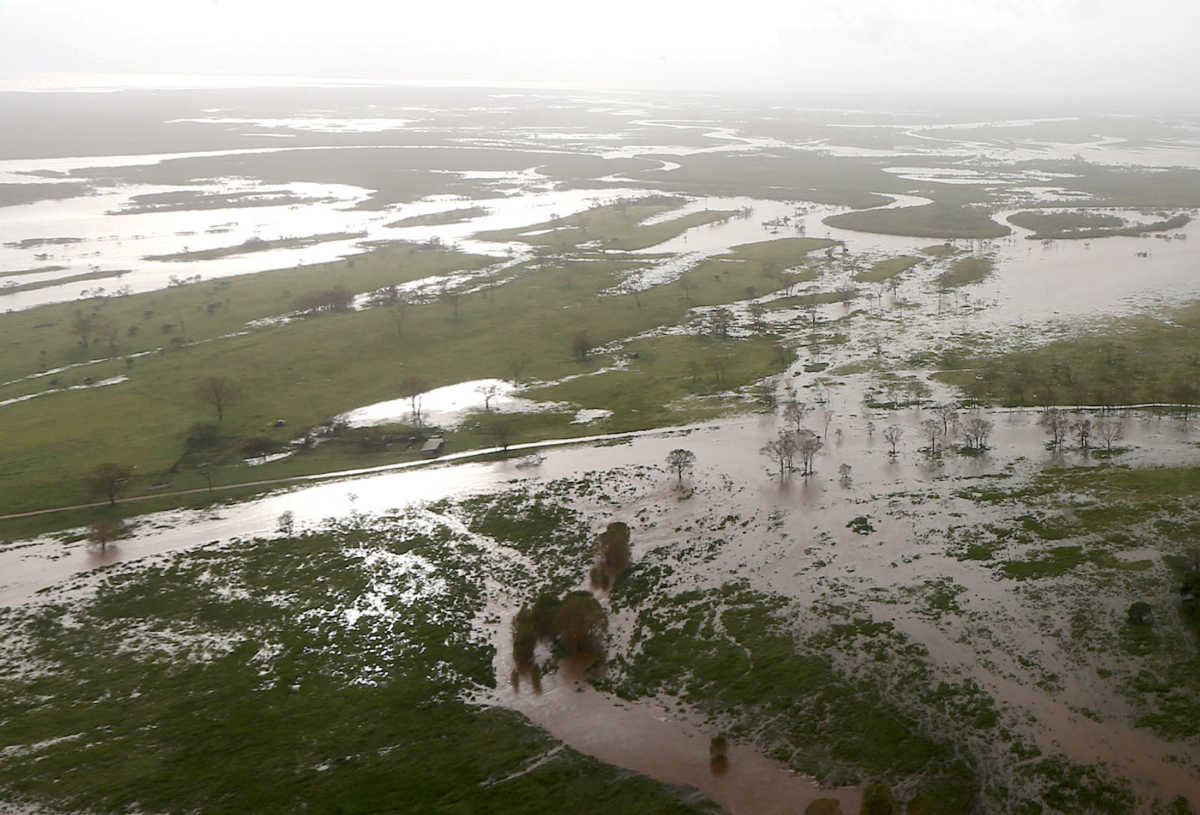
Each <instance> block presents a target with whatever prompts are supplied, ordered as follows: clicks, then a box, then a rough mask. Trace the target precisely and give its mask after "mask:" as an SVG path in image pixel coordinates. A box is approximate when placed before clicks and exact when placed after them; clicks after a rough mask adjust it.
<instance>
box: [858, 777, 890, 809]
mask: <svg viewBox="0 0 1200 815" xmlns="http://www.w3.org/2000/svg"><path fill="white" fill-rule="evenodd" d="M897 808H898V806H897V804H896V797H895V796H894V795H892V791H891V789H889V788H888V786H887V785H886V784H881V783H880V782H878V781H872V782H871V783H870V784H867V786H866V788H865V789H864V790H863V797H862V809H861V812H862V815H893V813H895V812H896V810H897Z"/></svg>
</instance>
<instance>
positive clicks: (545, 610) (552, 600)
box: [529, 591, 561, 641]
mask: <svg viewBox="0 0 1200 815" xmlns="http://www.w3.org/2000/svg"><path fill="white" fill-rule="evenodd" d="M560 602H561V601H560V600H559V599H558V595H557V594H555V593H554V592H549V591H544V592H542V593H541V594H539V595H538V596H537V599H535V600H534V601H533V608H532V609H530V612H529V613H530V620H531V622H532V624H533V630H534V633H535V634H537V637H538V639H540V640H546V641H549V640H552V639H554V616H555V615H556V614H557V613H558V606H559V604H560Z"/></svg>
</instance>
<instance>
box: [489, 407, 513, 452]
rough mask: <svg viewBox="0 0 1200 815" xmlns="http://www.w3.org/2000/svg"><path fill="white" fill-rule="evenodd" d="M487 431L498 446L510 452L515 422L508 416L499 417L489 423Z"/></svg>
mask: <svg viewBox="0 0 1200 815" xmlns="http://www.w3.org/2000/svg"><path fill="white" fill-rule="evenodd" d="M487 431H488V434H489V435H490V436H491V437H492V441H494V442H496V446H497V447H499V448H500V449H501V450H504V451H505V452H508V445H509V444H510V443H511V442H512V432H513V420H512V419H510V418H508V417H507V416H497V417H495V418H493V419H492V420H491V421H490V422H488V424H487Z"/></svg>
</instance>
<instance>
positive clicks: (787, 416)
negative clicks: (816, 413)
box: [783, 399, 811, 432]
mask: <svg viewBox="0 0 1200 815" xmlns="http://www.w3.org/2000/svg"><path fill="white" fill-rule="evenodd" d="M809 410H811V407H810V406H809V404H808V403H807V402H797V401H796V400H795V399H793V400H791V401H790V402H788V403H787V404H786V405H784V406H783V418H784V421H786V422H787V423H788V424H790V425H791V426H792V430H793V431H795V432H799V430H800V428H802V427H803V426H804V417H805V416H807V415H808V411H809Z"/></svg>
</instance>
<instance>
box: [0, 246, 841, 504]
mask: <svg viewBox="0 0 1200 815" xmlns="http://www.w3.org/2000/svg"><path fill="white" fill-rule="evenodd" d="M830 245H832V243H831V242H830V241H823V240H815V239H805V238H787V239H781V240H773V241H766V242H763V243H759V244H747V245H744V246H739V247H735V249H734V251H733V252H731V253H729V254H728V255H725V256H721V257H719V258H710V259H708V260H707V261H705V262H704V263H701V264H699V265H698V266H697V267H696V268H694V269H691V270H689V271H688V272H685V273H684V274H683V275H682V276H681V277H680V278H679V279H678V280H676V281H675V282H673V283H670V284H663V285H658V286H653V287H651V288H650V289H648V290H646V291H642V292H637V293H630V294H613V293H612V291H613V290H614V288H615V287H617V286H619V284H620V283H621V282H622V281H623V280H624V279H625V278H626V276H627V275H628V274H630V273H631V271H634V270H636V269H637V268H639V266H638V264H639V263H640V261H629V260H624V259H605V260H593V261H590V262H587V261H577V262H576V261H562V262H561V263H554V264H542V263H539V262H533V263H531V264H525V265H522V266H521V267H520V268H517V269H515V270H514V271H513V274H514V275H515V276H514V277H513V278H512V279H509V280H507V281H506V282H505V283H504V284H503V285H496V286H494V287H490V288H486V287H485V288H482V289H478V290H476V291H473V292H472V293H471V294H463V295H456V294H454V293H453V292H450V293H448V294H447V295H444V296H443V295H441V294H437V295H436V296H435V295H433V293H426V294H425V295H424V296H423V297H421V298H409V297H402V296H399V294H398V293H397V294H389V289H388V288H387V287H388V286H392V285H399V284H402V283H404V282H406V281H410V280H413V279H417V278H421V277H426V276H430V275H438V274H446V273H450V272H453V271H455V270H463V269H465V270H478V269H479V268H480V267H481V266H483V265H484V264H485V263H486V262H487V260H486V259H485V258H480V257H476V256H470V255H461V254H458V253H454V252H445V251H442V250H440V249H437V248H419V247H415V246H399V247H387V248H384V249H380V250H377V251H374V252H370V253H367V254H365V255H362V256H358V257H355V258H349V259H347V260H345V261H341V262H337V263H330V264H320V265H314V266H311V267H303V268H298V269H290V270H283V271H279V272H268V273H262V274H259V275H249V276H244V277H238V278H229V279H223V280H217V281H213V282H211V283H208V282H205V283H199V284H193V285H185V286H177V287H172V288H170V289H167V290H165V291H160V292H153V293H148V294H144V295H132V296H129V297H119V298H106V299H97V300H92V301H88V302H87V303H86V304H83V305H82V306H81V305H80V304H70V305H66V304H64V305H62V306H50V307H45V308H39V309H33V310H30V311H28V312H18V313H15V314H11V315H8V316H7V317H6V320H5V322H4V324H3V325H0V342H2V343H3V346H2V347H3V348H4V349H5V350H6V353H4V354H0V371H3V372H4V373H7V374H8V375H10V376H14V377H15V376H20V375H22V374H28V373H30V372H31V370H32V371H36V370H38V369H39V368H44V367H49V366H51V365H59V364H62V362H64V361H67V362H70V361H75V360H80V359H83V360H86V359H88V358H91V357H95V356H100V357H104V356H107V355H109V354H114V353H115V354H118V355H120V354H131V353H136V352H141V351H143V350H153V349H156V348H157V349H161V350H159V351H157V352H156V353H153V354H151V355H149V356H143V357H138V358H124V357H121V356H117V357H116V358H114V359H112V360H110V361H107V362H104V363H100V364H96V365H89V366H84V367H81V368H76V369H72V370H71V371H67V372H62V373H60V374H57V375H55V376H49V377H44V378H43V377H37V378H33V379H25V380H22V381H16V382H12V383H11V384H9V385H7V386H0V400H2V399H8V398H13V397H18V396H22V395H26V394H30V393H36V392H39V391H43V390H47V389H52V388H60V387H62V386H63V385H75V384H79V383H81V382H82V380H83V378H84V377H85V376H87V377H91V378H92V379H93V380H99V379H101V378H108V377H114V376H118V375H121V376H128V377H129V381H127V382H123V383H121V384H116V385H112V386H108V387H103V388H94V389H90V390H85V391H73V392H69V393H56V394H51V395H48V396H42V397H39V398H36V399H32V400H29V401H27V402H22V403H19V404H13V405H8V406H5V407H3V408H0V410H2V411H3V412H4V420H5V423H6V431H7V432H6V433H5V434H4V435H3V437H2V438H0V491H3V493H4V495H5V497H6V499H8V500H7V501H6V505H7V507H8V508H9V509H11V510H12V511H19V510H21V509H34V508H37V507H44V506H54V505H70V504H75V503H82V502H85V501H87V500H88V499H90V498H93V497H94V496H93V495H92V494H91V493H90V492H89V491H88V490H86V489H85V488H84V486H83V485H82V483H81V478H82V477H83V475H84V474H85V473H86V472H87V471H88V470H90V469H91V468H92V467H94V466H96V465H97V464H99V463H101V462H104V461H117V462H121V463H127V464H130V465H133V466H136V468H137V473H138V474H137V477H136V478H135V480H134V482H133V483H132V484H131V485H129V487H128V488H127V489H126V491H125V493H124V494H126V495H133V494H139V493H143V492H145V491H146V489H147V488H149V487H151V486H154V485H160V484H164V483H165V484H168V485H169V486H170V487H171V488H172V489H186V488H201V487H204V486H206V483H207V482H206V481H205V480H204V479H202V478H200V476H199V475H198V474H196V473H195V472H194V471H193V470H191V469H187V468H184V469H179V468H175V469H174V470H172V467H173V465H175V464H176V462H178V461H179V460H180V455H181V453H182V452H183V445H184V440H185V437H186V435H187V433H188V429H189V428H190V427H192V426H193V425H194V424H196V423H197V422H201V421H214V420H216V419H217V416H216V414H215V411H214V410H213V407H212V405H211V404H208V403H206V402H205V401H204V400H203V399H200V398H198V397H197V394H196V388H197V384H198V383H199V382H201V381H202V380H204V379H207V378H209V377H216V378H223V379H225V380H227V381H229V382H230V383H232V384H233V385H235V387H236V390H237V391H238V398H237V399H236V400H235V401H233V402H231V404H230V405H229V406H228V408H227V409H226V410H225V414H224V418H223V419H222V420H221V422H220V424H221V433H222V435H223V436H228V437H232V438H236V439H247V438H253V437H265V438H267V439H269V440H271V441H272V442H273V443H275V444H284V443H286V442H287V441H289V440H290V439H293V438H296V437H298V436H302V435H303V434H304V433H306V432H307V431H308V430H309V429H310V428H312V427H314V426H316V425H318V424H320V423H322V422H323V421H325V420H326V419H328V418H329V417H331V416H334V415H336V414H338V413H342V412H344V411H347V410H351V409H353V408H356V407H360V406H362V405H366V404H372V403H374V402H379V401H384V400H387V399H394V398H396V397H397V396H399V395H400V390H401V387H400V386H401V382H402V381H403V380H405V379H406V378H407V377H409V376H412V377H414V378H416V379H418V380H420V381H422V382H423V383H424V384H425V385H426V387H427V388H434V387H438V386H440V385H447V384H452V383H455V382H462V381H468V380H473V379H480V378H486V377H503V378H506V379H510V380H512V379H520V380H522V381H528V380H531V379H540V380H555V379H560V378H562V377H566V376H568V375H573V374H587V373H594V372H596V371H598V370H600V369H601V368H602V367H604V366H605V365H606V364H609V365H611V364H612V360H611V358H609V357H607V356H606V355H600V354H594V353H591V354H587V355H586V356H585V357H584V358H582V359H581V358H580V355H579V354H578V353H577V347H576V345H575V341H576V339H577V338H580V337H581V336H582V337H584V338H585V340H586V347H595V346H600V345H604V344H607V343H612V342H614V341H617V340H623V339H625V338H626V337H629V336H634V335H637V334H639V333H642V332H646V331H649V330H652V329H654V328H657V327H660V326H669V325H674V324H676V323H677V322H678V321H680V320H683V319H685V318H686V316H687V315H688V313H689V311H690V310H691V309H692V308H693V307H695V306H709V305H719V304H721V303H728V302H731V301H733V300H736V299H739V298H741V297H743V296H745V292H746V290H747V288H752V289H756V290H759V291H765V292H770V291H774V290H775V289H778V288H783V287H784V286H786V285H787V283H788V280H789V279H791V278H795V277H797V276H798V275H797V274H789V273H785V271H784V270H785V269H787V268H789V267H791V266H794V265H797V264H804V262H805V259H806V253H807V252H808V251H810V250H811V249H813V248H818V247H823V246H830ZM815 274H816V272H815V271H814V270H812V269H810V268H808V267H807V266H805V267H804V268H803V271H802V272H800V273H799V276H808V277H811V276H815ZM480 279H481V281H483V282H486V281H487V280H488V278H487V277H485V276H481V277H480ZM493 282H495V281H493ZM331 285H336V286H338V287H340V293H339V289H330V288H329V287H330V286H331ZM363 290H367V291H371V290H375V291H376V295H377V296H376V300H377V303H378V305H377V306H376V307H373V308H369V309H366V310H363V311H353V310H340V311H339V310H337V309H330V310H324V311H316V310H314V311H313V312H311V313H312V314H313V316H311V317H309V318H307V319H293V320H291V321H290V322H286V323H282V324H281V323H273V322H266V323H264V324H261V325H248V323H251V322H252V321H253V320H254V319H256V318H261V317H267V316H270V315H278V314H280V313H286V312H288V311H290V310H292V309H294V308H295V307H296V304H297V303H298V302H309V301H312V302H317V301H321V302H324V299H323V297H324V295H326V294H331V293H332V294H338V298H336V299H337V301H338V302H340V301H341V300H344V299H345V298H346V297H348V296H349V295H350V294H352V293H355V292H361V291H363ZM326 299H329V300H330V301H331V302H333V301H334V300H335V298H333V297H332V296H330V297H329V298H326ZM79 320H83V321H85V322H86V323H87V324H88V325H90V326H91V329H90V331H89V333H88V334H87V336H86V339H87V342H88V347H87V348H84V347H83V339H84V337H81V336H80V335H79V334H78V333H75V332H74V330H73V327H74V326H75V325H76V324H77V321H79ZM177 340H182V342H177ZM201 340H213V341H212V342H201ZM41 349H46V351H47V353H46V355H45V356H44V357H42V355H41V354H40V350H41ZM639 349H640V350H645V351H646V357H645V359H643V360H640V361H638V362H637V364H636V365H634V366H631V368H630V369H629V371H627V372H618V373H614V375H609V374H601V375H599V376H598V377H595V380H596V381H589V380H592V379H593V377H583V378H581V379H578V380H574V381H573V382H568V383H565V384H564V386H563V390H562V392H561V394H560V395H559V396H557V397H555V398H562V399H564V400H567V401H578V402H580V403H582V404H585V405H586V406H589V407H595V408H605V409H612V410H614V412H615V413H616V414H617V415H616V416H614V420H613V421H614V426H617V427H621V428H622V429H626V428H643V427H651V426H654V424H655V423H656V422H669V421H682V420H686V419H688V418H689V417H694V416H699V415H712V414H713V412H715V411H717V410H724V409H728V407H729V404H728V403H727V402H726V403H724V404H720V405H717V404H715V403H714V404H713V405H707V406H706V405H702V404H690V405H685V406H682V409H680V408H679V407H676V408H672V407H669V406H667V405H666V403H667V402H669V401H671V400H672V399H675V398H681V397H684V396H688V395H695V394H711V393H714V392H716V391H719V390H723V389H727V388H733V387H737V386H739V385H742V384H746V383H748V382H751V381H753V380H754V379H757V378H759V377H761V376H765V375H767V374H770V373H774V372H775V371H777V370H779V369H781V368H782V367H783V366H785V365H786V364H787V362H788V361H790V359H791V357H790V354H787V355H785V354H781V353H780V352H779V350H778V349H775V348H774V347H773V346H772V345H771V344H770V343H768V342H767V341H766V340H765V339H762V338H755V339H752V340H746V341H736V342H735V341H732V340H725V339H722V338H719V337H715V338H713V340H712V341H711V342H710V341H708V340H702V339H699V338H695V337H692V338H686V337H683V338H663V339H662V340H646V341H644V342H643V341H641V340H639V341H638V342H637V343H634V344H631V347H630V349H629V350H633V351H637V350H639ZM710 357H711V358H710ZM43 360H44V361H43ZM689 362H695V363H696V365H698V366H699V369H698V370H694V369H692V367H691V366H690V365H689ZM676 366H677V367H676ZM658 374H662V375H663V379H662V381H658V382H654V381H651V379H650V377H651V376H652V375H658ZM0 375H4V374H3V373H0ZM631 377H632V379H631ZM630 382H635V383H638V384H639V385H640V386H644V387H645V389H644V390H643V391H642V392H640V393H639V392H629V391H628V390H627V389H625V390H622V389H621V388H623V386H624V385H626V384H628V383H630ZM606 389H607V391H608V392H607V393H605V392H604V391H605V390H606ZM660 399H661V400H662V401H655V400H660ZM609 401H611V402H612V403H613V404H612V405H610V404H607V403H608V402H609ZM717 401H718V402H719V401H720V400H717ZM81 412H86V413H87V415H88V417H89V421H88V423H87V425H86V426H85V425H83V424H81V423H79V422H77V421H76V417H77V416H78V415H80V413H81ZM131 416H137V417H138V420H137V421H136V422H133V421H130V420H129V417H131ZM276 419H284V420H285V421H286V426H285V427H282V428H276V427H275V426H274V425H275V420H276ZM519 424H520V425H521V426H522V428H524V431H523V433H524V436H523V439H524V440H529V439H530V438H531V437H537V436H538V433H539V432H540V433H541V434H542V435H541V436H540V437H541V438H546V437H547V435H549V434H552V433H554V432H556V431H558V430H560V429H562V427H563V425H564V424H565V423H564V422H563V421H561V414H556V416H555V417H554V418H553V419H551V420H547V421H544V422H543V421H542V420H526V419H522V420H521V421H520V422H519ZM578 427H579V429H582V426H578ZM471 439H473V440H475V441H479V440H481V439H482V436H481V435H476V436H474V437H470V436H464V440H471ZM487 446H491V442H490V441H489V442H488V443H487ZM348 452H349V450H348V449H347V448H345V447H342V448H341V453H343V454H344V453H348ZM332 455H333V451H330V452H329V453H325V452H320V451H318V452H306V453H305V454H304V455H303V456H295V457H292V458H291V459H287V460H285V461H282V462H271V463H268V464H265V465H263V466H262V467H259V468H255V469H254V470H247V469H246V468H245V467H244V465H241V464H237V465H235V466H233V467H232V468H230V467H220V468H217V469H216V470H215V471H214V482H215V483H216V484H218V485H220V484H229V483H232V482H236V481H249V480H258V479H264V478H270V477H273V476H274V477H277V476H278V475H281V474H282V475H297V474H301V473H302V472H310V473H311V472H321V471H322V470H321V469H318V467H320V466H321V465H322V464H323V463H328V462H329V460H330V458H329V457H330V456H332ZM403 458H404V456H396V457H393V458H392V459H391V460H403ZM369 463H370V464H372V465H375V464H382V463H386V460H381V458H380V457H379V456H376V455H374V454H372V456H371V457H370V458H369ZM306 466H308V467H311V469H305V467H306ZM336 466H338V467H344V466H354V463H353V461H348V460H343V461H340V462H339V463H338V464H337V465H336Z"/></svg>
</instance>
